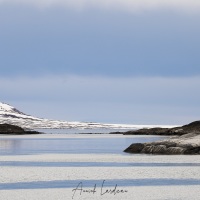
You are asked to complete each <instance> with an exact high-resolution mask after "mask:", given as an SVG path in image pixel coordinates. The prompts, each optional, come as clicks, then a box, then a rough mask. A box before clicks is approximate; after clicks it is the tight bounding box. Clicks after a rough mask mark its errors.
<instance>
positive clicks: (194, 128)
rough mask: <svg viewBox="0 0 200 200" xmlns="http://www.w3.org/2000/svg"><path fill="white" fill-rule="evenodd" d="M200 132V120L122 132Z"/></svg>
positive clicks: (169, 133) (127, 133)
mask: <svg viewBox="0 0 200 200" xmlns="http://www.w3.org/2000/svg"><path fill="white" fill-rule="evenodd" d="M190 132H192V133H197V134H200V121H195V122H192V123H190V124H187V125H184V126H181V127H175V128H150V129H147V128H145V129H139V130H133V131H127V132H124V133H121V134H123V135H170V136H171V135H179V136H180V135H185V134H187V133H190Z"/></svg>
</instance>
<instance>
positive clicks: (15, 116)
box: [0, 102, 155, 130]
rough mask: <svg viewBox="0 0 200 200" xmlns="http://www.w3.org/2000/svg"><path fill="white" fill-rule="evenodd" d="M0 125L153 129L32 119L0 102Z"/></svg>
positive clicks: (138, 126) (39, 127) (137, 126)
mask: <svg viewBox="0 0 200 200" xmlns="http://www.w3.org/2000/svg"><path fill="white" fill-rule="evenodd" d="M0 124H11V125H17V126H20V127H22V128H30V129H42V128H52V129H61V128H62V129H71V128H78V129H101V128H105V129H129V130H131V129H138V128H144V127H148V128H150V127H155V126H154V125H152V126H145V125H144V126H143V125H127V124H102V123H93V122H67V121H59V120H49V119H42V118H37V117H33V116H31V115H27V114H25V113H23V112H21V111H19V110H18V109H16V108H15V107H13V106H11V105H9V104H6V103H1V102H0Z"/></svg>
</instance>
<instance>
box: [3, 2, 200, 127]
mask: <svg viewBox="0 0 200 200" xmlns="http://www.w3.org/2000/svg"><path fill="white" fill-rule="evenodd" d="M199 11H200V3H199V2H198V1H196V0H193V1H190V2H189V1H180V0H174V1H166V0H162V1H161V0H151V1H147V0H140V1H139V0H134V1H130V0H124V1H122V0H118V1H114V0H107V1H105V0H102V1H100V0H97V1H95V2H93V1H91V0H82V1H81V0H74V1H69V0H66V1H64V0H57V1H56V0H52V1H49V0H41V1H39V0H35V1H32V0H31V1H28V2H27V1H24V0H9V1H5V0H0V83H1V86H0V88H1V101H4V102H8V103H10V104H13V105H14V106H16V107H18V108H20V109H21V110H23V111H24V112H28V113H29V114H34V115H36V116H39V117H46V118H52V119H63V120H70V121H73V120H77V121H99V122H111V123H115V122H116V123H120V122H121V123H133V124H134V123H137V124H183V123H187V122H190V121H192V120H198V119H199V113H200V112H199V111H200V105H199V103H198V102H199V100H200V95H199V94H198V92H197V91H198V90H199V85H200V81H199V78H200V56H199V52H200V24H199V21H200V14H199V13H200V12H199Z"/></svg>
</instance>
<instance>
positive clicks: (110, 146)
mask: <svg viewBox="0 0 200 200" xmlns="http://www.w3.org/2000/svg"><path fill="white" fill-rule="evenodd" d="M161 138H162V139H163V137H159V136H155V137H152V136H146V137H138V136H137V137H136V136H132V137H128V138H127V137H120V138H119V137H115V136H113V137H110V138H105V137H102V138H101V137H99V138H94V137H91V138H88V137H87V138H59V135H58V137H57V138H48V137H47V138H36V139H33V138H23V137H21V136H19V137H17V138H12V137H11V138H6V139H0V155H25V154H41V153H42V154H44V153H70V154H90V153H92V154H99V153H100V154H101V153H108V154H110V153H111V154H124V153H123V150H124V149H125V148H127V147H128V146H129V145H130V144H132V143H138V142H151V141H156V140H160V139H161Z"/></svg>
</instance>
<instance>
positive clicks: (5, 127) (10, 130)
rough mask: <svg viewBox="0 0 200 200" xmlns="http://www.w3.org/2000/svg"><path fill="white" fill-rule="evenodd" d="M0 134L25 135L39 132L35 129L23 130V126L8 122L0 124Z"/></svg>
mask: <svg viewBox="0 0 200 200" xmlns="http://www.w3.org/2000/svg"><path fill="white" fill-rule="evenodd" d="M0 134H12V135H25V134H41V133H40V132H37V131H32V130H24V129H23V128H21V127H19V126H15V125H10V124H0Z"/></svg>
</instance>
